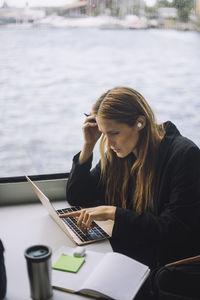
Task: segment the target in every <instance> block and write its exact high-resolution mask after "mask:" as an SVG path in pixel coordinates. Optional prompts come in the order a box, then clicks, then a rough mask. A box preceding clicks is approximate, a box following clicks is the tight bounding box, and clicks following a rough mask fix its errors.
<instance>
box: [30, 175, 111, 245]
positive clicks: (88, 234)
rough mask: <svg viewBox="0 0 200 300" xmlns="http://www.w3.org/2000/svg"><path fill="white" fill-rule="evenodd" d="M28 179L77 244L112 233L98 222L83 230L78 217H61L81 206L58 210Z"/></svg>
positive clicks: (103, 237) (107, 236)
mask: <svg viewBox="0 0 200 300" xmlns="http://www.w3.org/2000/svg"><path fill="white" fill-rule="evenodd" d="M26 179H27V180H28V182H29V183H30V185H31V187H32V189H33V191H34V192H35V193H36V195H37V197H38V198H39V200H40V201H41V202H42V204H43V206H44V207H45V208H46V209H47V211H48V212H49V214H50V215H51V217H52V218H53V219H54V220H55V221H56V223H57V224H58V225H59V226H60V228H61V229H62V230H63V231H64V232H65V233H66V234H67V235H68V236H69V238H70V239H71V240H72V241H73V242H75V243H76V244H77V245H83V244H89V243H93V242H96V241H99V240H103V239H107V238H109V237H110V235H109V234H108V233H107V232H105V230H104V229H103V228H102V227H101V226H99V225H98V224H97V223H96V222H93V223H92V225H93V227H92V228H88V229H86V230H85V231H82V230H81V229H80V227H78V226H77V224H76V218H74V217H68V218H62V219H61V218H59V215H61V214H65V213H67V212H72V211H76V210H79V209H81V207H76V206H74V207H68V208H61V209H58V210H56V209H55V208H54V207H53V205H52V204H51V202H50V201H49V199H48V198H47V196H45V194H44V193H43V192H42V191H41V190H40V189H39V188H38V187H37V185H35V183H33V181H32V180H31V179H30V178H29V177H28V176H26Z"/></svg>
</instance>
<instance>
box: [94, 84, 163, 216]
mask: <svg viewBox="0 0 200 300" xmlns="http://www.w3.org/2000/svg"><path fill="white" fill-rule="evenodd" d="M93 111H94V113H95V114H96V115H97V116H98V117H101V118H105V119H112V120H114V121H116V122H119V123H124V124H127V125H128V126H134V125H135V124H136V121H137V119H138V117H139V116H144V117H145V120H146V124H145V127H144V128H142V129H141V130H140V131H139V139H138V143H137V157H136V159H135V160H134V162H133V161H132V160H131V159H130V156H127V157H125V158H118V157H117V155H116V153H114V151H112V150H111V149H109V148H108V149H107V150H106V149H105V147H106V137H105V135H102V138H101V142H100V153H101V180H102V181H103V182H104V184H105V186H106V201H107V203H108V204H109V205H118V206H120V207H123V208H126V207H127V201H126V200H127V196H128V192H129V191H128V184H129V181H130V180H132V184H133V186H134V191H133V207H134V208H135V210H136V211H137V212H138V213H142V212H143V211H146V210H148V209H149V207H150V204H151V199H152V197H153V192H154V174H155V165H156V157H157V151H158V146H159V142H160V140H159V135H161V136H163V135H164V128H163V126H162V125H158V124H157V123H156V121H155V117H154V113H153V111H152V109H151V108H150V106H149V105H148V103H147V101H146V100H145V99H144V97H143V96H142V95H141V94H140V93H138V92H137V91H136V90H133V89H131V88H127V87H116V88H114V89H112V90H109V91H107V92H106V93H104V94H103V95H102V96H101V97H100V98H99V99H98V100H97V102H96V103H95V105H94V106H93Z"/></svg>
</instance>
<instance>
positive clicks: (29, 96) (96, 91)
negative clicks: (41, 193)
mask: <svg viewBox="0 0 200 300" xmlns="http://www.w3.org/2000/svg"><path fill="white" fill-rule="evenodd" d="M117 85H121V86H129V87H132V88H134V89H136V90H138V91H139V92H140V93H142V94H143V96H144V97H145V98H146V100H147V101H148V102H149V104H150V105H151V106H152V108H153V110H154V112H155V115H156V118H157V120H158V122H164V121H166V120H171V121H172V122H174V123H175V124H176V126H177V127H178V129H179V130H180V131H181V133H182V134H183V135H184V136H187V137H188V138H190V139H192V140H193V141H194V142H195V143H196V144H197V145H198V146H200V33H197V32H179V31H173V30H166V31H164V30H157V29H155V30H153V29H152V30H100V29H66V28H50V27H49V28H48V27H47V28H39V27H38V28H24V27H20V26H19V27H16V28H15V27H12V28H5V27H2V28H0V177H10V176H21V175H24V174H29V175H33V174H50V173H62V172H68V171H69V170H70V168H71V162H72V158H73V155H74V154H76V153H77V152H78V151H80V149H81V146H82V143H83V138H82V129H81V127H82V123H83V121H84V115H83V114H84V113H88V112H90V108H91V105H92V104H93V103H94V102H95V101H96V99H97V98H98V97H99V96H100V95H101V94H102V93H103V92H105V91H106V90H108V89H110V88H113V87H114V86H117ZM98 159H99V154H98V149H96V151H95V158H94V163H95V162H96V161H97V160H98Z"/></svg>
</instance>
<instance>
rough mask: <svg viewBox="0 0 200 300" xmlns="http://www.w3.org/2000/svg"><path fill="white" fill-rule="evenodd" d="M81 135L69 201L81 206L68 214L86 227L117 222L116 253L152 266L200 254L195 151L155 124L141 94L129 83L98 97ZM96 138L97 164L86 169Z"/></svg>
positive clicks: (199, 171) (199, 169) (198, 156)
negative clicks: (99, 159) (80, 149)
mask: <svg viewBox="0 0 200 300" xmlns="http://www.w3.org/2000/svg"><path fill="white" fill-rule="evenodd" d="M83 134H84V145H83V148H82V151H81V152H80V153H79V154H77V155H76V156H75V157H74V160H73V166H72V170H71V172H70V176H69V179H68V184H67V200H68V202H69V203H70V204H71V205H81V206H82V207H86V208H85V209H82V210H80V211H78V212H75V213H71V214H67V215H66V216H71V215H73V216H76V217H77V221H78V224H79V225H80V226H86V227H90V225H91V222H92V220H108V219H111V220H114V227H113V233H112V237H111V239H110V241H111V245H112V247H113V250H114V251H117V252H121V253H123V254H126V255H128V256H130V257H132V258H134V259H136V260H138V261H141V262H142V263H145V264H147V265H149V266H150V268H155V267H158V266H160V265H163V264H166V263H168V262H172V261H174V260H178V259H181V258H184V257H188V256H193V255H197V254H199V251H200V239H199V233H200V150H199V148H198V147H197V146H196V145H195V144H194V143H193V142H192V141H190V140H188V139H187V138H185V137H183V136H181V134H180V133H179V131H178V130H177V128H176V127H175V125H174V124H172V123H171V122H166V123H164V124H163V125H158V124H157V123H156V121H155V118H154V114H153V112H152V110H151V108H150V106H149V105H148V103H147V102H146V100H145V99H144V97H143V96H142V95H141V94H139V93H138V92H137V91H135V90H133V89H131V88H126V87H116V88H114V89H112V90H109V91H108V92H107V93H105V94H103V95H102V96H101V97H100V98H99V99H98V101H97V102H96V104H95V105H94V106H93V108H92V112H91V115H90V116H89V117H87V118H86V120H85V123H84V125H83ZM100 136H102V137H101V143H100V152H101V161H100V162H99V163H98V164H97V166H96V167H95V168H94V169H92V170H90V169H91V163H92V152H93V149H94V146H95V144H96V142H97V140H98V139H99V138H100ZM105 146H106V147H107V149H105ZM87 207H88V208H87Z"/></svg>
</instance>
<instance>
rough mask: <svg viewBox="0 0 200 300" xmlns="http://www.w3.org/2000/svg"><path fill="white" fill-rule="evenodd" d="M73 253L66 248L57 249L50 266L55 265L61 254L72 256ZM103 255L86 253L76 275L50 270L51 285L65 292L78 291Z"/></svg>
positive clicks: (72, 249)
mask: <svg viewBox="0 0 200 300" xmlns="http://www.w3.org/2000/svg"><path fill="white" fill-rule="evenodd" d="M73 251H74V248H71V247H66V246H63V247H61V248H60V249H58V250H57V251H56V252H55V253H54V255H53V258H52V265H54V264H55V262H56V261H57V259H58V258H59V257H60V256H61V254H62V253H64V254H67V255H73ZM104 255H105V254H104V253H99V252H93V251H86V255H85V262H84V264H83V265H82V267H81V268H80V269H79V271H78V272H77V273H70V272H63V271H58V270H52V285H53V286H54V287H59V288H62V289H66V290H71V291H79V290H80V289H81V286H82V284H83V282H84V281H85V280H86V279H87V278H88V276H89V275H90V274H91V273H92V272H93V270H94V269H95V267H96V266H97V265H98V263H99V261H100V260H101V259H102V257H103V256H104Z"/></svg>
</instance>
